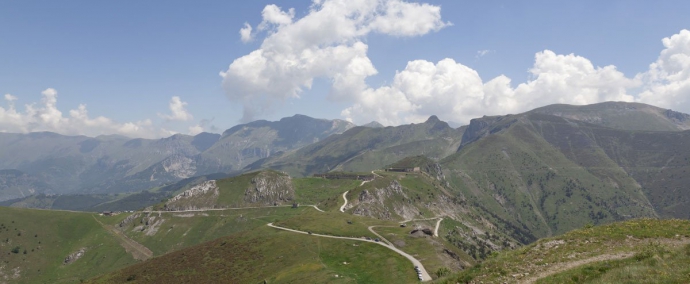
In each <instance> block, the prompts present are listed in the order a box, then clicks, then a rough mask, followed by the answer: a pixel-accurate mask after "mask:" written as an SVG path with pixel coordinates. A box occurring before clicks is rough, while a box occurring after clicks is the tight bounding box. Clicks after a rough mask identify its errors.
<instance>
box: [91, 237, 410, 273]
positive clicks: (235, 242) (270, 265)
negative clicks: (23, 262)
mask: <svg viewBox="0 0 690 284" xmlns="http://www.w3.org/2000/svg"><path fill="white" fill-rule="evenodd" d="M373 263H375V264H376V265H371V264H373ZM415 278H416V275H415V273H414V270H412V268H411V264H410V263H409V261H407V260H406V259H404V258H402V257H400V256H399V255H397V254H396V253H394V252H393V251H391V250H388V249H386V248H384V247H382V246H379V245H375V244H369V243H364V242H357V241H350V240H336V239H327V238H319V237H311V236H307V235H302V234H295V233H291V232H285V231H281V230H277V229H274V228H270V227H268V226H262V227H259V228H256V229H254V230H251V231H245V232H242V233H239V234H235V235H232V236H228V237H222V238H219V239H216V240H214V241H211V242H207V243H203V244H201V245H198V246H193V247H190V248H186V249H182V250H179V251H176V252H173V253H171V254H168V255H165V256H164V257H157V258H154V259H151V260H149V261H147V262H143V263H139V264H136V265H133V266H130V267H127V268H125V269H123V270H120V271H117V272H114V273H110V274H107V275H104V276H102V277H99V278H96V279H93V280H91V281H89V283H124V282H127V283H219V282H223V283H262V281H264V280H266V281H267V282H268V283H410V282H413V281H414V280H413V279H415ZM128 281H129V282H128Z"/></svg>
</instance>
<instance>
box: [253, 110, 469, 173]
mask: <svg viewBox="0 0 690 284" xmlns="http://www.w3.org/2000/svg"><path fill="white" fill-rule="evenodd" d="M463 131H464V128H461V129H453V128H451V127H449V126H448V124H447V123H445V122H443V121H440V120H438V118H436V117H435V116H432V117H430V118H429V119H428V120H427V121H426V122H424V123H420V124H410V125H401V126H396V127H385V128H370V127H355V128H353V129H350V130H348V131H346V132H344V133H343V134H340V135H333V136H330V137H328V138H326V139H324V140H323V141H320V142H318V143H314V144H311V145H309V146H306V147H303V148H301V149H299V150H296V151H293V152H289V153H285V154H283V155H281V156H276V157H272V158H268V159H264V160H260V161H258V162H256V163H254V164H252V165H250V166H249V167H247V170H255V169H260V168H272V169H276V170H281V171H285V172H287V173H289V174H290V175H292V176H308V175H311V174H314V173H321V172H328V171H331V170H345V171H355V172H365V171H371V170H374V169H379V168H382V167H383V166H385V165H387V164H390V163H393V162H395V161H397V160H400V159H402V158H405V157H407V156H415V155H421V154H423V155H426V156H427V157H430V158H432V159H441V158H443V157H445V156H447V155H450V154H452V153H453V152H455V150H456V149H457V147H458V146H459V143H460V139H461V136H462V133H463Z"/></svg>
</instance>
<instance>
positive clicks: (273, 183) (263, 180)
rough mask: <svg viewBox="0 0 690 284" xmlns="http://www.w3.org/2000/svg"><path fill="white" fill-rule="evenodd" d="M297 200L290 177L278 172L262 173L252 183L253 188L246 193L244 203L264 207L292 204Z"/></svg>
mask: <svg viewBox="0 0 690 284" xmlns="http://www.w3.org/2000/svg"><path fill="white" fill-rule="evenodd" d="M294 198H295V189H294V188H293V186H292V179H291V178H290V176H288V175H285V174H282V173H277V172H269V171H266V172H261V173H259V174H257V175H256V177H254V178H253V179H252V181H251V187H249V188H247V190H245V192H244V201H245V202H247V203H259V204H264V205H276V204H283V203H290V202H292V200H294Z"/></svg>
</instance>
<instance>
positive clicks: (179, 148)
mask: <svg viewBox="0 0 690 284" xmlns="http://www.w3.org/2000/svg"><path fill="white" fill-rule="evenodd" d="M353 126H354V125H353V124H351V123H349V122H346V121H343V120H324V119H314V118H310V117H307V116H303V115H295V116H293V117H287V118H283V119H281V120H280V121H274V122H269V121H264V120H259V121H254V122H251V123H247V124H242V125H237V126H235V127H233V128H230V129H228V130H226V131H225V132H223V133H222V134H212V133H201V134H198V135H195V136H189V135H183V134H176V135H173V136H170V137H168V138H163V139H155V140H152V139H129V138H126V137H122V136H115V135H109V136H98V137H86V136H65V135H60V134H56V133H50V132H38V133H29V134H14V133H0V169H3V170H10V171H3V172H2V173H0V201H2V200H8V199H14V198H21V197H25V196H28V195H32V194H40V193H43V194H49V195H52V194H83V193H110V194H112V193H120V192H136V191H141V190H145V189H149V188H153V187H158V186H161V185H165V184H168V183H173V182H177V181H180V180H182V179H186V178H190V177H194V176H199V175H206V174H212V173H219V172H220V173H234V172H241V170H242V168H243V167H245V166H246V165H248V164H250V163H252V162H254V161H257V160H259V159H261V158H266V157H270V156H272V155H275V154H279V153H281V152H285V151H290V150H293V149H297V148H300V147H303V146H306V145H309V144H311V143H314V142H317V141H320V140H322V139H325V138H326V137H328V136H330V135H331V134H335V133H341V132H343V131H345V130H347V129H349V128H352V127H353Z"/></svg>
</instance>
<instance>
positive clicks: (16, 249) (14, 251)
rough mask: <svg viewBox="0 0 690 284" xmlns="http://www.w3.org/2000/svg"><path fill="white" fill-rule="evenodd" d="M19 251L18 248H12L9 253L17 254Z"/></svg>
mask: <svg viewBox="0 0 690 284" xmlns="http://www.w3.org/2000/svg"><path fill="white" fill-rule="evenodd" d="M19 249H20V247H19V246H16V247H14V248H12V250H11V252H12V253H19Z"/></svg>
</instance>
